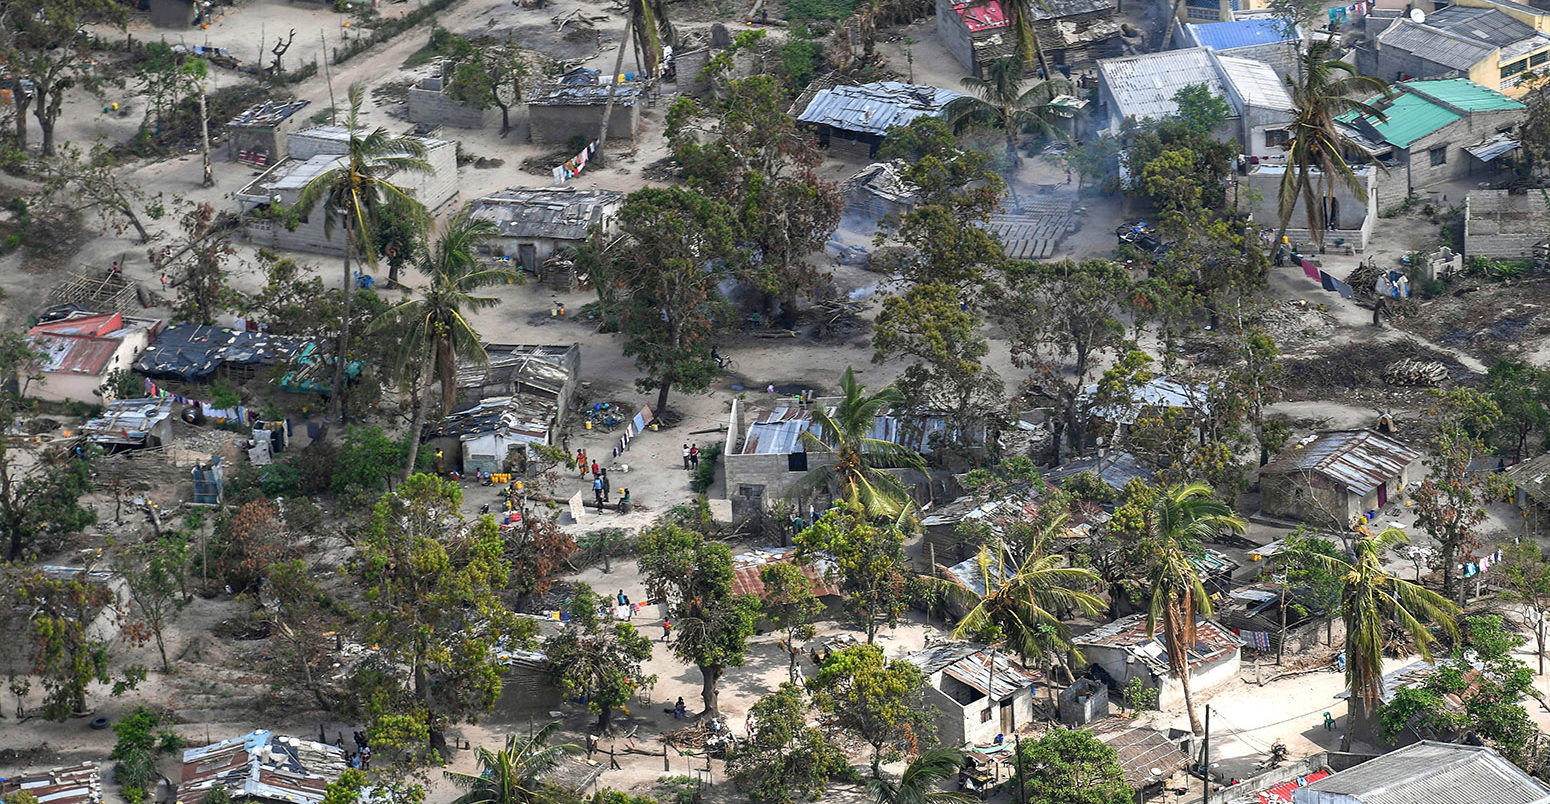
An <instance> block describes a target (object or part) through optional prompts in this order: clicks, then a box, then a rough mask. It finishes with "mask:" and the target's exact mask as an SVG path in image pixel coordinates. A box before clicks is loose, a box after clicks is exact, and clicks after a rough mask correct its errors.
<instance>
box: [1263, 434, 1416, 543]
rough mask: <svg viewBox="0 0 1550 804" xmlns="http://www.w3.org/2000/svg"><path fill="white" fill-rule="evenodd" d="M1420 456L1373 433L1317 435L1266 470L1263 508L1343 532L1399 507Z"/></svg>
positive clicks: (1264, 470)
mask: <svg viewBox="0 0 1550 804" xmlns="http://www.w3.org/2000/svg"><path fill="white" fill-rule="evenodd" d="M1420 461H1421V453H1419V452H1417V451H1415V450H1413V449H1411V448H1410V447H1407V446H1405V445H1404V444H1401V443H1400V442H1398V441H1395V440H1394V439H1392V438H1389V437H1388V436H1385V435H1379V434H1378V433H1376V432H1374V431H1372V430H1330V431H1326V432H1322V433H1318V434H1316V435H1314V436H1312V437H1310V438H1308V439H1305V440H1304V441H1303V443H1300V444H1297V445H1296V446H1294V447H1292V448H1291V449H1290V450H1288V451H1286V452H1284V453H1282V455H1281V456H1280V457H1279V458H1277V459H1275V460H1273V461H1271V462H1270V463H1268V464H1266V465H1265V466H1263V467H1261V468H1260V470H1259V478H1260V479H1259V490H1260V508H1261V510H1263V511H1264V512H1265V513H1267V514H1270V515H1272V516H1283V517H1288V518H1290V519H1295V520H1298V521H1300V522H1308V523H1312V524H1319V525H1326V526H1330V527H1339V528H1344V527H1348V526H1350V525H1351V523H1353V522H1355V521H1356V519H1357V517H1359V516H1361V515H1363V514H1364V513H1366V512H1368V511H1372V510H1376V509H1379V508H1382V507H1383V506H1385V505H1388V504H1389V502H1390V501H1395V502H1397V501H1398V500H1399V498H1400V493H1401V492H1402V491H1403V489H1404V487H1405V484H1406V483H1408V482H1410V478H1411V476H1412V475H1413V474H1414V473H1415V472H1416V471H1417V469H1418V468H1419V466H1420Z"/></svg>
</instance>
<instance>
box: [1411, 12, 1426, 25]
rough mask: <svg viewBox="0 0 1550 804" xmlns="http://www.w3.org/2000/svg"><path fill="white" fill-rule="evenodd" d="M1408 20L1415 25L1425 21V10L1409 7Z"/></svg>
mask: <svg viewBox="0 0 1550 804" xmlns="http://www.w3.org/2000/svg"><path fill="white" fill-rule="evenodd" d="M1410 21H1411V22H1413V23H1415V24H1417V25H1420V24H1421V23H1423V22H1426V12H1425V11H1422V10H1421V9H1419V8H1412V9H1410Z"/></svg>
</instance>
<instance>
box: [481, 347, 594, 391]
mask: <svg viewBox="0 0 1550 804" xmlns="http://www.w3.org/2000/svg"><path fill="white" fill-rule="evenodd" d="M578 348H579V347H578V346H577V345H576V344H571V345H569V346H558V345H546V344H506V343H487V344H485V345H484V352H485V357H486V359H487V361H488V362H486V363H485V364H484V365H480V364H479V363H476V362H473V361H469V360H460V361H459V362H458V367H457V374H456V379H455V384H456V385H457V387H458V388H476V387H478V386H482V385H511V386H513V388H512V392H513V393H515V394H518V395H522V394H536V395H540V396H550V397H554V398H556V399H558V398H559V396H560V394H562V393H564V392H565V384H566V383H567V382H569V381H571V380H572V379H574V377H572V376H571V371H570V369H569V368H567V367H566V365H565V364H566V362H567V361H568V359H569V355H570V353H571V351H572V350H574V349H578Z"/></svg>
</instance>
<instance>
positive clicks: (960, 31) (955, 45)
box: [936, 0, 978, 73]
mask: <svg viewBox="0 0 1550 804" xmlns="http://www.w3.org/2000/svg"><path fill="white" fill-rule="evenodd" d="M936 40H937V41H938V42H941V43H942V47H945V48H947V52H948V53H951V54H953V58H955V59H957V60H958V63H959V64H961V65H963V68H964V69H965V70H968V71H969V72H970V73H977V72H978V71H977V69H976V65H975V62H974V45H973V43H971V42H970V41H969V29H968V26H966V25H964V24H963V18H962V17H959V16H958V15H957V14H956V13H954V12H953V5H952V2H951V0H936Z"/></svg>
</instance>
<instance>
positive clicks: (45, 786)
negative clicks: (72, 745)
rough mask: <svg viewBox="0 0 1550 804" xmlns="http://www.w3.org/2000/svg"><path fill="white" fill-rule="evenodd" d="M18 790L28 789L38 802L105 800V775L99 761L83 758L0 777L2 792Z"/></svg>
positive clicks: (76, 803) (84, 803)
mask: <svg viewBox="0 0 1550 804" xmlns="http://www.w3.org/2000/svg"><path fill="white" fill-rule="evenodd" d="M14 793H26V794H28V795H30V796H32V797H33V798H35V799H37V800H38V804H102V776H101V775H100V774H99V773H98V772H97V763H95V762H83V763H81V764H79V765H69V766H66V767H62V768H50V769H48V770H26V771H22V772H21V773H18V774H16V775H15V776H9V777H0V796H5V797H8V796H10V795H12V794H14Z"/></svg>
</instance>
